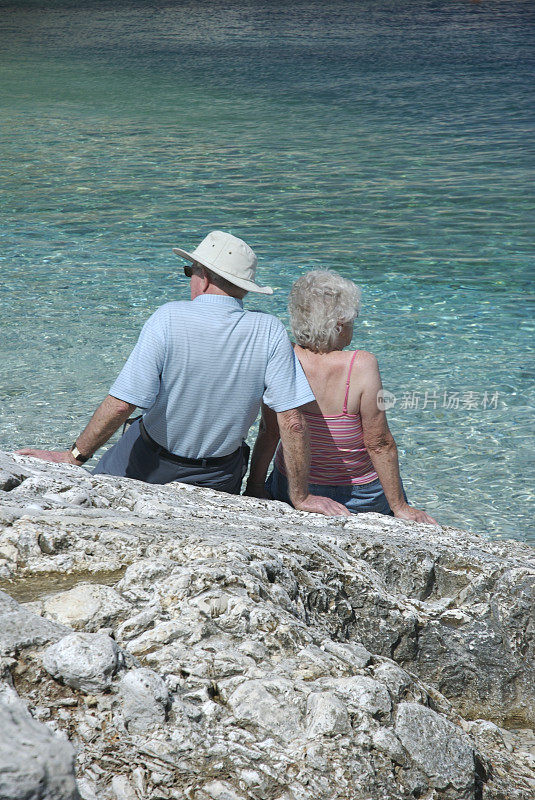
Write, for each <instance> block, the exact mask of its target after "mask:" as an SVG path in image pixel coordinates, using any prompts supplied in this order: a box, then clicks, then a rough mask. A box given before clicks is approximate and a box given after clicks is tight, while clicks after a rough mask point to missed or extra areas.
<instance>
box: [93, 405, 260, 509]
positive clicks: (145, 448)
mask: <svg viewBox="0 0 535 800" xmlns="http://www.w3.org/2000/svg"><path fill="white" fill-rule="evenodd" d="M246 469H247V461H246V458H245V453H244V448H242V449H240V450H238V451H237V453H233V454H231V455H230V456H229V458H228V461H227V460H224V461H222V462H220V463H218V464H216V465H214V466H204V467H203V466H202V465H196V464H193V465H192V464H187V465H183V464H177V463H175V462H174V461H170V460H168V459H166V458H164V457H162V456H161V455H160V453H158V452H157V451H156V450H154V449H153V448H151V446H150V445H149V444H148V443H147V442H145V441H144V439H143V438H142V436H141V433H140V430H139V420H136V421H135V422H133V423H132V424H131V425H129V427H128V428H127V429H126V431H125V432H124V434H123V435H122V436H121V438H120V439H119V441H118V442H116V443H115V444H114V445H113V447H110V449H109V450H108V451H107V452H106V453H104V455H103V456H102V458H101V459H100V461H99V462H98V464H97V466H96V467H95V469H94V470H93V475H119V476H120V477H123V478H134V479H135V480H138V481H145V483H171V481H180V482H181V483H190V484H193V485H194V486H207V487H210V488H211V489H218V490H219V491H221V492H229V493H230V494H239V493H240V489H241V482H242V478H243V476H244V475H245V471H246Z"/></svg>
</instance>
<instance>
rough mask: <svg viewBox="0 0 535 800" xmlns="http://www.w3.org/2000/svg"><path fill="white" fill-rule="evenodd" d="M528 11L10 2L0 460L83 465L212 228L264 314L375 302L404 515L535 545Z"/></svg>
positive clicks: (4, 27)
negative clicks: (352, 290)
mask: <svg viewBox="0 0 535 800" xmlns="http://www.w3.org/2000/svg"><path fill="white" fill-rule="evenodd" d="M532 9H533V7H532V5H531V3H530V2H527V1H526V2H522V1H521V0H510V1H508V0H481V2H479V3H474V2H469V0H466V1H464V0H463V2H460V1H459V2H455V0H447V1H446V0H444V2H440V1H439V0H427V1H426V0H422V2H416V1H411V0H362V2H359V1H358V0H357V1H355V2H340V0H335V2H332V3H329V4H326V3H319V2H294V3H292V4H285V3H279V2H269V3H267V2H266V3H259V2H232V0H228V2H217V0H216V2H183V3H177V2H157V1H155V2H150V3H149V2H113V3H110V2H106V3H104V2H84V3H81V2H79V3H77V2H68V0H64V1H63V2H49V3H42V2H18V3H6V2H3V0H0V69H1V75H0V103H1V129H0V188H1V200H0V202H1V215H2V224H1V231H0V235H1V240H0V241H1V247H0V277H1V293H0V312H1V338H0V448H3V449H8V450H9V449H11V448H15V447H20V446H23V445H40V446H54V447H58V446H59V447H63V446H66V445H70V443H71V442H72V441H73V439H74V437H75V436H76V435H77V434H78V433H79V431H80V430H81V428H82V427H83V426H84V425H85V422H86V421H87V419H88V417H89V415H90V414H91V413H92V411H93V409H94V407H95V406H96V405H97V403H98V402H100V400H101V399H102V398H103V397H104V396H105V394H106V392H107V389H108V387H109V386H110V384H111V383H112V381H113V379H114V377H115V375H116V374H117V372H118V370H119V369H120V367H121V365H122V363H123V361H124V359H125V358H126V356H127V355H128V353H129V351H130V349H131V347H132V346H133V344H134V342H135V340H136V336H137V333H138V331H139V329H140V327H141V325H142V323H143V321H144V320H145V319H146V317H147V316H148V315H149V314H150V313H151V312H152V311H153V310H154V309H155V308H156V307H157V306H158V305H160V304H161V303H163V302H166V301H168V300H170V299H174V298H185V297H187V285H186V283H185V281H184V280H183V279H181V277H180V275H181V269H180V268H181V263H182V262H180V261H179V260H178V259H176V257H175V256H173V254H172V252H171V247H172V246H174V245H181V246H185V247H186V248H191V247H193V246H195V244H196V243H197V242H198V241H199V240H200V239H201V238H202V236H204V235H205V234H206V233H207V232H208V231H209V230H211V229H212V228H222V229H224V230H230V231H232V232H233V233H235V234H236V235H239V236H241V237H243V238H245V239H246V240H247V241H248V242H249V243H250V244H251V245H252V246H253V247H254V249H255V250H256V251H257V253H258V255H259V257H260V264H261V266H260V271H259V275H260V278H261V280H262V281H263V282H266V283H270V284H271V285H273V286H274V287H276V289H277V293H276V295H275V297H274V298H272V299H269V298H262V297H260V296H258V297H255V298H252V297H251V298H250V300H249V307H257V308H262V309H264V310H268V311H271V312H273V313H276V314H279V315H281V316H282V317H284V318H285V320H286V311H285V307H286V295H287V292H288V290H289V287H290V285H291V283H292V281H293V280H294V279H295V278H296V277H297V276H298V275H299V274H301V272H302V271H303V270H306V269H309V268H310V267H316V266H324V267H329V268H331V269H335V270H338V271H339V272H341V273H342V274H343V275H345V276H347V277H351V278H352V279H353V280H355V281H356V282H357V283H359V284H360V285H361V286H362V289H363V309H362V314H361V317H360V318H359V321H358V323H357V325H356V328H355V337H354V341H353V346H354V347H358V348H363V349H367V350H371V351H373V352H374V353H376V354H377V356H378V358H379V361H380V365H381V370H382V374H383V380H384V384H385V388H386V389H388V390H389V391H390V392H392V393H393V395H394V396H395V398H396V404H395V405H394V406H393V408H391V409H390V411H389V420H390V424H391V427H392V430H393V432H394V434H395V436H396V439H397V442H398V446H399V449H400V453H401V460H402V472H403V477H404V482H405V485H406V488H407V492H408V494H409V496H410V498H411V499H412V501H413V502H414V503H416V504H419V505H421V506H423V507H425V508H426V509H427V510H429V511H430V513H432V514H433V515H434V516H435V517H436V518H438V519H439V520H440V521H442V522H444V523H447V524H454V525H459V526H461V527H466V528H469V529H472V530H475V531H479V532H482V533H484V534H487V535H489V536H491V537H516V538H519V539H524V540H527V541H531V542H535V531H534V529H533V524H532V516H533V509H534V489H533V473H534V470H533V462H534V457H533V407H534V383H535V381H534V377H535V367H534V363H533V349H534V338H533V331H534V322H533V314H532V310H533V304H534V301H535V290H534V287H533V277H534V270H533V222H534V204H533V192H532V185H531V180H532V174H533V173H532V167H533V107H534V97H533V89H532V87H533V75H534V61H535V59H534V50H533V41H534V36H533V33H534V24H533V23H534V20H533V14H532ZM530 170H531V175H530ZM426 392H427V397H426Z"/></svg>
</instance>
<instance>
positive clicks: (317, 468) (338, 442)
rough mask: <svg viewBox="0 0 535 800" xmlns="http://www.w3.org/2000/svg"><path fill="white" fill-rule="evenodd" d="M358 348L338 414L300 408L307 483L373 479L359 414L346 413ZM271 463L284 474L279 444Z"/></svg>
mask: <svg viewBox="0 0 535 800" xmlns="http://www.w3.org/2000/svg"><path fill="white" fill-rule="evenodd" d="M357 353H358V350H356V351H355V352H354V353H353V358H352V359H351V363H350V365H349V372H348V375H347V382H346V395H345V400H344V408H343V411H342V413H341V414H336V415H335V416H332V417H324V416H323V414H312V413H310V412H309V411H304V412H303V413H304V415H305V417H306V421H307V423H308V428H309V432H310V475H309V479H308V480H309V483H319V484H324V485H328V486H340V485H342V486H346V485H353V484H362V483H370V482H371V481H374V480H376V479H377V473H376V472H375V470H374V468H373V464H372V462H371V459H370V456H369V455H368V451H367V450H366V448H365V447H364V434H363V432H362V420H361V418H360V414H348V413H347V401H348V398H349V383H350V380H351V370H352V369H353V362H354V361H355V356H356V355H357ZM275 464H276V466H277V468H278V470H279V471H280V472H282V474H283V475H286V468H285V465H284V455H283V451H282V446H281V444H279V446H278V448H277V452H276V454H275Z"/></svg>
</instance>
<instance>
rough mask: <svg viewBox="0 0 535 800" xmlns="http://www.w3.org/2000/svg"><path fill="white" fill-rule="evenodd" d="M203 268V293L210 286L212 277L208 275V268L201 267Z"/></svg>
mask: <svg viewBox="0 0 535 800" xmlns="http://www.w3.org/2000/svg"><path fill="white" fill-rule="evenodd" d="M201 269H202V281H203V283H202V293H203V294H205V293H206V291H207V290H208V287H209V286H210V277H209V275H208V272H207V270H206V269H205V268H204V267H201Z"/></svg>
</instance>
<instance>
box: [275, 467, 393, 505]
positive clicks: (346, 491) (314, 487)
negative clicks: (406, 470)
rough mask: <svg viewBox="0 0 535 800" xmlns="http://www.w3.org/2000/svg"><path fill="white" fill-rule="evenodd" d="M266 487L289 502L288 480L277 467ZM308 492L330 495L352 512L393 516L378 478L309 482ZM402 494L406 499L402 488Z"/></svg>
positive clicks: (279, 498)
mask: <svg viewBox="0 0 535 800" xmlns="http://www.w3.org/2000/svg"><path fill="white" fill-rule="evenodd" d="M266 489H267V491H268V492H269V493H270V495H271V496H272V498H273V499H274V500H282V502H283V503H289V504H290V505H291V503H290V497H289V495H288V481H287V479H286V476H285V475H283V474H282V473H281V472H279V470H278V469H277V467H273V472H272V473H271V474H270V475H269V477H268V479H267V481H266ZM308 490H309V492H310V494H319V495H322V496H323V497H330V498H331V499H332V500H337V501H338V502H339V503H342V505H344V506H345V507H346V508H347V509H349V511H351V513H352V514H363V513H364V512H367V511H375V513H376V514H386V515H387V516H389V517H393V516H394V512H393V511H392V509H391V508H390V506H389V505H388V500H387V499H386V497H385V493H384V492H383V487H382V486H381V481H380V480H379V478H376V480H374V481H371V482H370V483H363V484H360V485H358V484H354V485H351V484H350V485H346V486H329V485H325V484H320V483H309V485H308ZM403 496H404V498H405V501H407V495H406V494H405V490H404V489H403Z"/></svg>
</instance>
